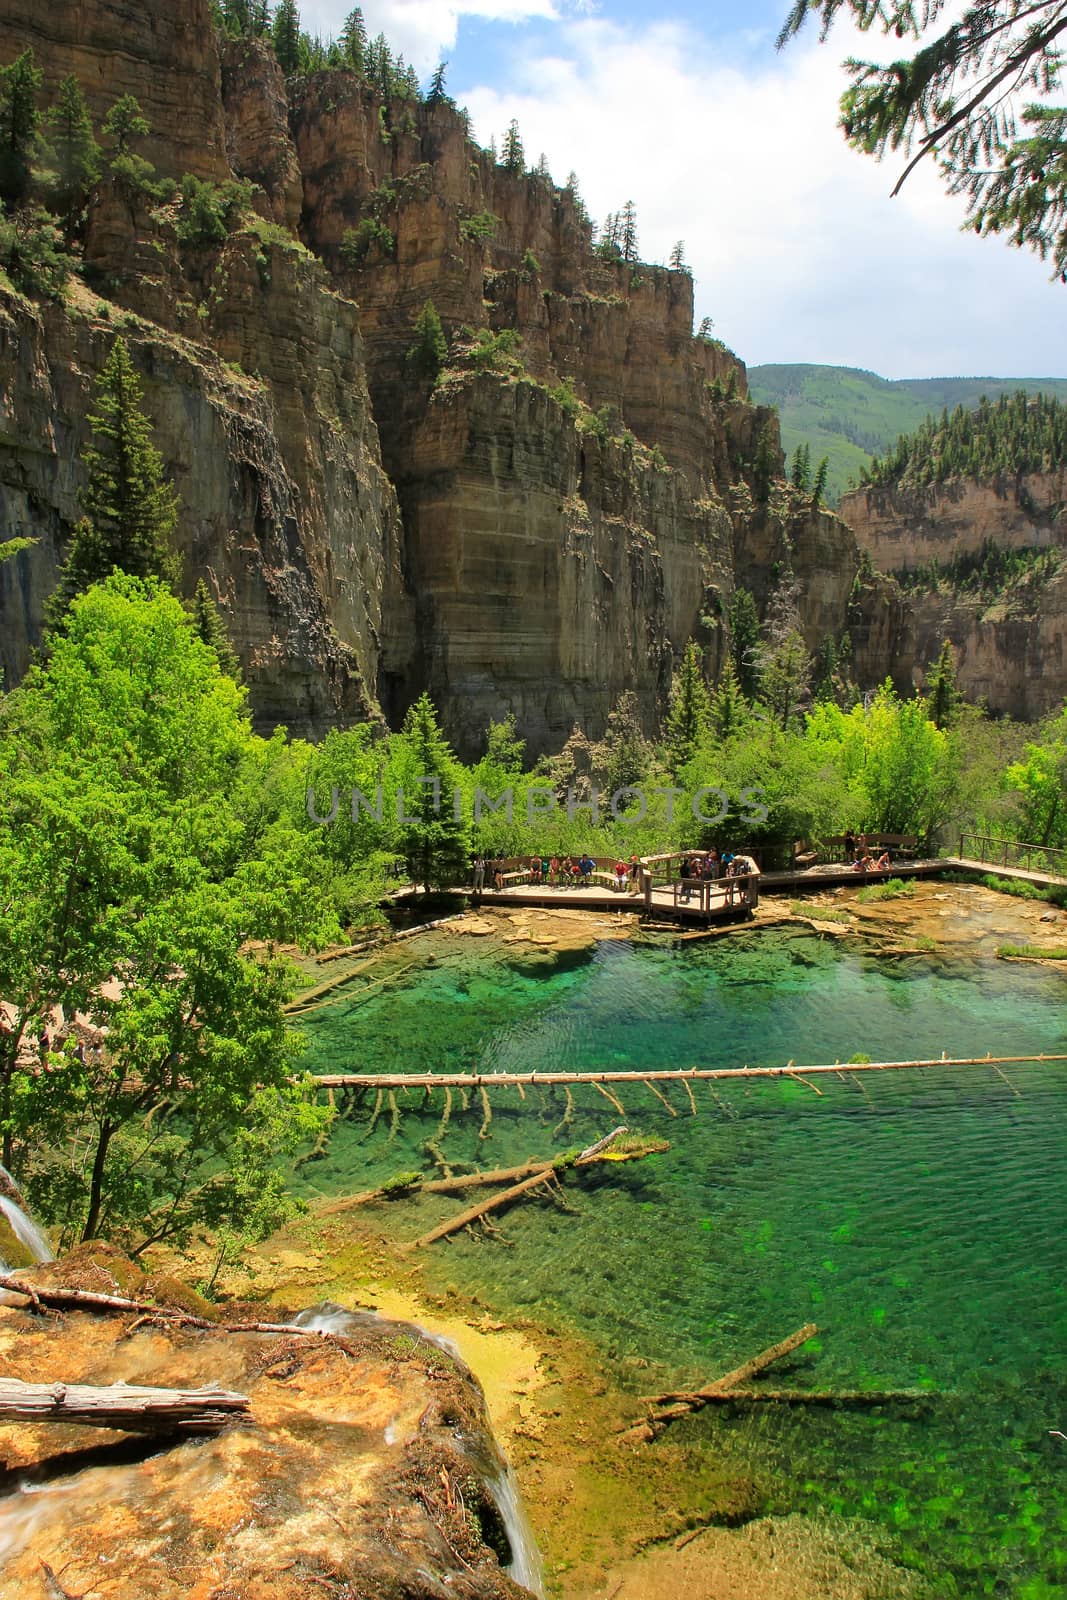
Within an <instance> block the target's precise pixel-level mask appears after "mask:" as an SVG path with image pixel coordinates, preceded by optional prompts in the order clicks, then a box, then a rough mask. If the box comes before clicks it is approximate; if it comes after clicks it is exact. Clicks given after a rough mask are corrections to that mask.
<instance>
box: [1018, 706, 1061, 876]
mask: <svg viewBox="0 0 1067 1600" xmlns="http://www.w3.org/2000/svg"><path fill="white" fill-rule="evenodd" d="M1043 733H1044V737H1043V738H1041V739H1040V740H1038V741H1035V742H1034V743H1032V744H1027V746H1026V747H1025V749H1024V751H1023V755H1022V759H1021V760H1019V761H1014V762H1012V764H1011V765H1010V766H1009V767H1008V769H1007V772H1006V774H1005V777H1006V781H1007V784H1008V787H1009V789H1013V790H1015V791H1016V793H1018V794H1019V795H1020V797H1021V803H1022V814H1021V816H1020V819H1019V836H1020V838H1022V839H1025V840H1028V841H1031V842H1033V843H1034V844H1047V845H1055V846H1062V845H1067V708H1064V710H1063V711H1061V713H1060V715H1059V716H1058V717H1057V718H1056V719H1055V720H1054V721H1053V722H1051V723H1050V724H1049V725H1048V727H1047V729H1045V730H1043Z"/></svg>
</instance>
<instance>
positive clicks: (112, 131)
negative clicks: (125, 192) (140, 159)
mask: <svg viewBox="0 0 1067 1600" xmlns="http://www.w3.org/2000/svg"><path fill="white" fill-rule="evenodd" d="M148 131H149V128H148V122H147V121H146V119H145V117H144V115H143V114H142V112H141V105H140V102H139V101H138V99H137V98H136V96H135V95H132V94H124V95H122V96H120V98H119V99H118V100H116V101H115V104H114V105H113V106H112V107H111V110H110V111H109V112H108V114H107V116H106V117H105V118H104V137H105V138H106V139H109V140H110V142H111V159H112V161H113V162H114V161H118V160H120V159H121V158H122V157H124V156H128V155H129V154H130V153H131V151H132V149H133V145H134V142H135V141H136V140H138V139H143V138H144V137H145V136H146V134H147V133H148Z"/></svg>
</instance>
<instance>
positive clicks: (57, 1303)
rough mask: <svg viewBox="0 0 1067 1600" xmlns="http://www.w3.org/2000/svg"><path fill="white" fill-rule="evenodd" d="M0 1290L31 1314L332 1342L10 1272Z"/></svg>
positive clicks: (284, 1326) (280, 1326)
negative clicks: (23, 1302)
mask: <svg viewBox="0 0 1067 1600" xmlns="http://www.w3.org/2000/svg"><path fill="white" fill-rule="evenodd" d="M0 1289H7V1290H9V1291H11V1292H12V1293H14V1294H21V1295H24V1296H25V1298H26V1299H27V1300H28V1301H29V1302H30V1304H29V1307H28V1308H27V1309H29V1310H31V1311H42V1310H43V1311H88V1312H97V1313H100V1314H103V1315H111V1316H135V1317H137V1318H138V1319H139V1321H141V1322H170V1323H174V1324H175V1325H178V1326H181V1327H186V1328H205V1329H207V1330H208V1331H209V1332H211V1333H272V1334H286V1335H287V1336H291V1337H295V1338H299V1337H301V1336H308V1337H314V1338H317V1339H330V1338H333V1335H332V1334H331V1333H328V1332H325V1331H324V1330H322V1329H319V1328H301V1327H297V1326H296V1325H295V1324H293V1323H291V1322H212V1321H211V1319H210V1318H208V1317H197V1316H194V1315H193V1313H192V1312H190V1311H180V1310H178V1309H176V1308H175V1307H173V1306H157V1305H153V1304H152V1302H151V1301H150V1300H130V1299H127V1298H126V1296H125V1295H120V1294H96V1293H94V1292H93V1291H92V1290H89V1289H58V1288H43V1287H42V1286H41V1285H40V1284H36V1283H27V1282H26V1281H24V1280H23V1279H21V1278H16V1277H14V1276H13V1275H12V1274H11V1273H9V1272H2V1273H0Z"/></svg>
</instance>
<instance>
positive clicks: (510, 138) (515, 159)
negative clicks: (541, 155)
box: [501, 118, 526, 177]
mask: <svg viewBox="0 0 1067 1600" xmlns="http://www.w3.org/2000/svg"><path fill="white" fill-rule="evenodd" d="M501 164H502V165H503V166H504V167H505V169H506V170H507V171H508V172H514V173H515V174H516V175H518V176H520V177H521V175H522V174H523V173H524V172H525V171H526V152H525V151H524V150H523V148H522V138H521V136H520V134H519V124H518V123H517V122H516V121H515V120H514V118H512V120H511V122H509V123H508V131H507V133H506V134H505V135H504V153H503V155H502V156H501Z"/></svg>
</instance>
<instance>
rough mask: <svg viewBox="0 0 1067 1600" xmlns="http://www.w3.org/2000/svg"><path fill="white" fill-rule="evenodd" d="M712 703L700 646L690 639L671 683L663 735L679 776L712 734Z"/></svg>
mask: <svg viewBox="0 0 1067 1600" xmlns="http://www.w3.org/2000/svg"><path fill="white" fill-rule="evenodd" d="M710 717H711V703H710V699H709V696H708V688H707V684H706V683H705V682H704V668H703V663H702V661H701V655H700V646H699V645H698V644H697V643H696V641H695V640H694V639H690V640H689V643H688V644H687V645H686V647H685V653H684V654H683V656H682V660H681V664H680V665H679V667H678V671H677V672H676V673H675V674H674V682H673V683H672V684H671V696H670V702H669V704H668V708H667V720H666V722H665V723H664V728H663V735H664V742H665V743H666V746H667V757H668V761H669V763H670V770H671V771H672V772H673V773H675V774H677V773H679V772H680V771H681V770H682V768H683V767H684V766H685V764H686V762H687V761H688V760H689V759H690V757H691V756H692V754H693V751H694V750H695V749H696V747H697V745H698V744H699V743H700V741H701V740H702V739H703V738H704V736H705V734H706V733H707V731H708V724H709V721H710Z"/></svg>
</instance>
